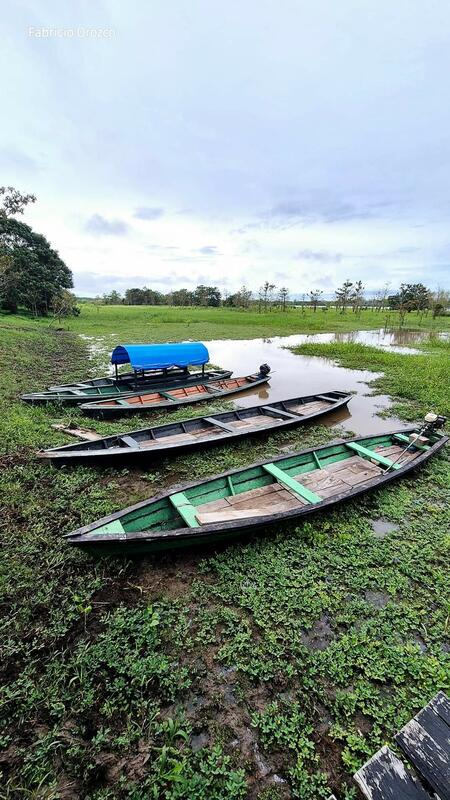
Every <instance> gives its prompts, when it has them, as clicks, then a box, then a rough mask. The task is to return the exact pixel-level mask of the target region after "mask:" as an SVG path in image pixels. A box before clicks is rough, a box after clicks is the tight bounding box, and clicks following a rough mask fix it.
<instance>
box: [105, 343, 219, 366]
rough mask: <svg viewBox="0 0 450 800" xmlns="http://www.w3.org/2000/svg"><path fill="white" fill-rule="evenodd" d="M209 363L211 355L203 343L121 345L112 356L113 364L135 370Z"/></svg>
mask: <svg viewBox="0 0 450 800" xmlns="http://www.w3.org/2000/svg"><path fill="white" fill-rule="evenodd" d="M207 361H209V353H208V350H207V348H206V347H205V345H204V344H202V343H201V342H176V343H171V342H166V343H164V344H120V345H118V346H117V347H116V348H115V349H114V350H113V352H112V354H111V364H131V366H132V368H133V369H135V370H140V369H144V370H148V369H168V368H169V367H189V366H196V365H197V366H198V365H199V364H206V362H207Z"/></svg>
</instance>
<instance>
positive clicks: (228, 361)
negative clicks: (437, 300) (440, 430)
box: [81, 329, 443, 435]
mask: <svg viewBox="0 0 450 800" xmlns="http://www.w3.org/2000/svg"><path fill="white" fill-rule="evenodd" d="M433 335H434V336H436V335H439V336H441V337H442V336H443V334H436V333H431V332H430V331H411V330H407V329H395V330H392V329H378V330H368V331H350V332H347V333H314V334H295V335H293V336H276V337H273V338H272V339H270V338H265V339H214V340H212V341H206V342H205V344H206V346H207V347H208V350H209V354H210V360H211V362H212V363H213V364H217V365H219V366H221V367H224V368H228V369H231V370H233V373H234V374H235V375H245V374H249V373H251V372H254V371H255V369H257V368H258V367H259V365H260V364H263V363H268V364H269V365H270V367H271V370H272V373H271V375H272V377H271V381H270V384H268V385H267V386H261V387H259V389H258V391H254V390H251V389H250V390H248V391H247V392H245V393H243V394H241V395H239V397H237V398H236V400H235V404H236V405H237V406H238V407H246V406H251V405H259V404H266V403H269V402H276V401H277V400H286V399H289V398H290V397H296V396H300V395H304V394H314V393H322V392H327V391H331V390H333V389H338V390H340V391H346V392H350V393H352V394H354V397H353V398H352V400H351V401H350V404H349V408H348V409H343V410H341V411H339V412H336V413H335V414H330V415H329V416H328V417H326V418H324V419H323V420H322V424H324V425H327V426H329V427H330V426H334V425H340V426H341V428H342V430H346V431H352V432H354V433H355V434H356V435H365V434H368V433H383V432H384V431H389V430H392V429H394V428H396V427H400V428H401V427H404V423H403V422H402V421H401V420H399V419H398V418H396V417H388V418H386V419H384V418H382V417H380V416H378V414H379V412H380V411H385V410H386V409H389V408H390V406H391V401H390V399H389V397H387V396H386V395H375V396H370V391H371V390H370V388H369V387H368V385H367V384H368V382H369V381H372V380H373V379H374V378H376V377H377V376H379V375H380V373H375V372H370V371H368V370H350V369H345V368H343V367H338V366H337V365H336V364H335V363H333V361H331V360H329V359H326V358H316V357H312V356H299V355H294V353H291V352H290V350H286V349H285V348H286V347H292V346H295V345H299V344H303V343H305V342H312V343H321V342H322V343H332V342H340V343H348V342H357V343H360V344H367V345H371V346H373V347H380V348H390V350H391V351H395V352H399V353H409V354H410V353H413V352H417V351H415V350H414V349H413V347H412V346H413V345H414V343H416V342H418V341H421V342H423V341H427V340H428V339H430V338H431V337H432V336H433ZM81 338H82V339H83V340H84V341H85V342H86V344H87V346H88V349H89V352H90V354H91V355H92V357H95V358H96V360H97V362H98V359H99V357H100V358H101V359H102V360H103V359H104V362H103V366H102V368H100V369H99V368H98V367H97V369H95V372H96V374H108V373H110V374H112V368H111V365H110V363H109V358H110V353H111V351H112V349H113V347H114V346H115V345H116V344H117V336H116V334H114V333H110V334H105V335H104V336H101V337H95V336H87V335H84V334H81Z"/></svg>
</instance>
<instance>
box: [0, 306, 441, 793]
mask: <svg viewBox="0 0 450 800" xmlns="http://www.w3.org/2000/svg"><path fill="white" fill-rule="evenodd" d="M149 313H150V314H152V315H154V316H150V317H146V316H145V315H146V314H149ZM328 314H330V312H328ZM328 314H321V312H317V315H315V316H313V314H312V312H310V317H308V315H305V317H307V319H303V318H302V315H301V314H300V312H298V319H300V320H301V325H302V327H296V325H297V321H296V319H297V317H296V315H297V312H289V313H287V314H285V315H283V314H275V313H273V314H270V315H269V314H267V315H266V316H264V315H261V317H262V320H258V315H254V314H249V315H248V317H249V318H250V317H252V319H251V321H250V322H246V321H242V322H236V327H235V326H234V325H233V320H234V319H236V320H241V318H242V319H243V320H245V319H246V318H247V315H246V314H245V312H241V313H239V312H233V311H231V312H223V315H224V316H223V317H221V312H216V310H200V309H199V310H197V309H196V310H192V309H189V310H183V309H181V310H179V309H142V308H138V309H124V308H114V307H113V308H111V307H102V308H101V309H100V311H97V310H96V309H95V308H93V307H89V310H88V309H87V308H86V307H83V311H82V315H81V316H80V318H78V319H76V320H73V321H72V322H71V323H70V325H71V329H72V330H71V331H69V332H67V331H55V330H54V329H53V328H49V327H48V321H38V322H36V321H34V320H31V319H30V318H27V317H17V318H14V317H6V316H5V317H0V370H1V381H0V412H1V413H0V434H1V438H0V443H1V444H0V465H1V472H0V506H1V508H2V509H3V514H2V517H1V542H2V548H3V550H2V552H3V558H2V560H1V565H0V597H1V606H0V608H1V620H2V625H1V629H0V642H1V650H2V659H1V662H0V669H1V671H2V679H1V685H2V695H1V704H2V705H1V713H0V720H1V723H0V724H1V730H0V745H1V748H2V749H1V751H0V787H1V788H0V797H2V798H3V797H5V798H13V799H14V800H16V798H17V799H19V798H25V797H30V798H39V800H40V799H41V798H45V800H53V798H55V800H56V798H63V799H64V800H75V798H83V799H85V798H86V800H115V799H116V798H118V799H119V800H144V799H145V800H147V799H148V798H152V799H153V800H163V799H164V800H165V798H167V799H168V800H184V799H186V800H235V799H237V798H242V799H243V798H259V799H260V800H287V798H299V800H316V798H326V797H327V796H328V794H329V792H330V791H331V790H334V791H335V792H336V793H337V794H338V796H339V797H340V798H347V800H348V799H349V798H351V797H356V793H355V792H354V789H353V788H352V781H351V775H352V772H353V771H354V770H355V769H356V768H357V767H358V766H359V765H360V764H361V763H362V762H363V761H364V760H366V759H367V758H368V757H369V756H370V755H371V754H372V753H373V752H374V751H375V750H376V749H377V748H378V747H379V746H380V745H381V744H383V743H385V742H386V741H389V740H391V739H392V736H393V733H394V732H395V731H396V730H397V729H398V728H399V727H400V726H401V725H402V724H403V723H404V722H405V721H406V720H407V719H408V718H410V717H411V716H412V715H413V714H414V713H415V712H416V711H417V710H418V708H419V707H420V706H422V705H423V704H425V703H426V702H427V701H428V700H429V699H430V697H431V696H432V695H433V694H434V693H435V692H436V691H437V690H439V689H444V690H447V691H448V690H449V689H450V537H449V534H448V531H449V527H450V526H449V523H450V461H449V455H448V453H444V454H443V455H442V456H441V457H439V458H436V459H435V460H434V461H433V462H432V463H430V464H429V465H428V466H427V467H426V468H425V469H424V470H423V471H421V472H420V474H418V475H415V476H413V477H411V478H409V479H407V480H404V481H403V482H402V483H401V484H399V485H394V486H392V487H391V488H387V489H385V490H383V491H382V492H380V493H378V494H375V495H373V496H371V497H366V498H364V499H362V500H360V501H359V502H358V503H354V504H351V505H348V506H346V507H345V508H342V509H341V510H340V511H335V512H333V513H328V514H326V515H323V516H322V517H317V518H314V519H313V520H312V521H309V522H306V523H304V524H302V525H301V526H298V527H295V526H292V527H290V528H288V527H286V528H283V529H280V530H279V531H278V532H276V533H275V534H270V535H269V534H266V535H264V534H262V535H261V536H259V537H256V538H255V539H253V540H250V541H247V542H245V543H241V544H238V545H236V546H234V547H229V548H224V549H223V550H219V551H215V550H209V551H207V552H189V553H186V554H179V555H170V556H162V557H158V558H156V557H155V558H151V559H150V558H148V559H142V560H138V561H135V562H125V561H123V560H119V559H111V560H106V561H102V562H95V561H92V560H90V559H89V558H88V557H85V556H83V555H82V554H79V553H77V552H74V551H72V550H70V549H69V548H68V547H67V546H66V545H65V544H64V542H63V540H62V534H64V533H65V532H68V531H70V530H71V529H73V528H75V527H78V526H79V525H82V524H85V523H87V522H90V521H91V520H94V519H96V518H98V517H99V516H102V515H104V514H106V513H109V512H111V511H113V510H116V509H118V508H121V507H123V506H124V505H128V504H130V503H132V502H135V501H138V500H140V499H143V498H145V497H147V496H149V495H151V494H152V493H153V492H154V491H156V490H159V489H160V488H161V486H170V485H173V484H174V483H178V482H182V481H184V480H191V479H192V478H193V477H202V476H206V475H208V474H213V473H215V472H218V471H221V470H224V469H228V468H232V467H237V466H239V465H241V464H246V463H248V462H249V460H259V459H262V458H263V457H265V456H270V455H273V454H278V453H281V452H283V448H286V446H288V445H289V446H296V447H298V448H301V447H306V446H309V445H312V444H314V443H318V442H325V441H326V440H327V439H331V438H333V437H334V436H335V435H336V434H335V432H333V430H328V429H325V428H312V429H309V430H308V431H303V432H297V433H295V432H290V433H289V432H286V433H284V434H281V433H279V434H276V435H272V436H271V437H269V438H267V439H265V440H258V441H255V442H253V443H251V450H250V445H249V442H248V441H247V443H246V444H245V445H244V444H241V445H237V446H232V447H231V446H229V447H223V448H221V449H217V450H215V451H213V452H212V453H211V454H209V455H208V456H207V457H205V456H200V455H191V456H186V457H184V458H179V459H177V461H176V463H170V462H163V463H161V464H159V465H158V467H157V469H149V470H145V471H144V470H127V469H123V470H121V471H116V470H112V469H111V470H108V471H105V472H103V471H96V470H94V469H88V468H78V469H73V470H69V469H67V470H59V471H58V470H54V469H51V468H49V467H48V466H46V465H43V464H41V463H38V462H37V461H36V460H34V458H33V453H34V450H35V449H36V448H37V447H41V446H43V445H45V444H49V443H54V444H57V443H58V442H61V443H62V442H63V441H66V439H65V437H64V436H63V435H62V434H57V433H55V432H54V431H52V430H51V427H50V426H51V424H52V423H53V422H55V421H58V420H61V419H66V420H67V419H69V418H72V419H74V420H79V421H81V417H80V416H79V412H77V411H76V410H70V412H67V411H62V410H61V409H58V408H56V407H53V408H51V407H49V408H45V409H40V408H31V407H29V406H25V405H22V404H20V402H18V401H17V398H18V395H19V394H20V392H22V391H25V389H30V390H32V389H38V388H40V387H41V386H42V385H43V384H48V383H51V382H53V383H54V382H58V381H59V382H62V381H67V380H69V379H72V378H81V377H82V376H83V374H85V369H86V357H87V353H86V342H85V341H84V340H82V339H80V338H79V337H77V336H76V335H75V331H76V332H81V333H84V334H86V335H89V336H98V337H101V336H104V335H109V334H111V333H114V334H117V336H118V340H120V338H124V339H125V338H126V339H128V340H130V339H131V340H132V339H135V340H136V339H137V340H139V339H141V340H142V339H147V340H158V339H162V340H167V339H169V340H170V339H175V338H177V337H182V338H188V336H189V337H190V336H191V334H188V335H186V333H185V332H184V333H181V331H182V330H184V331H185V327H186V321H188V320H190V321H191V325H190V327H192V328H193V329H194V330H195V333H193V334H192V338H205V339H207V338H220V337H230V336H232V338H238V337H239V336H245V337H246V338H248V337H250V336H260V335H263V334H262V332H261V327H262V326H265V335H268V334H270V333H271V334H273V333H275V332H280V333H295V332H301V331H305V332H306V331H308V330H311V331H312V330H317V329H318V328H313V327H312V324H313V323H315V322H316V321H317V323H318V324H319V321H320V323H321V326H322V327H321V329H322V330H335V329H336V328H334V327H333V326H334V325H335V324H336V325H337V324H338V323H341V324H342V325H343V326H345V325H347V328H345V327H342V328H340V329H341V330H344V329H349V328H348V325H350V324H352V323H353V319H351V316H350V314H347V315H345V317H344V318H343V319H342V320H339V319H337V318H336V319H335V320H334V318H333V316H332V315H331V314H330V316H328ZM165 315H167V317H170V319H171V320H172V321H171V322H169V320H168V319H167V318H166V317H165ZM183 315H184V316H183ZM376 316H377V315H374V314H372V312H365V314H363V315H361V317H360V318H359V319H358V324H357V326H356V327H358V328H371V327H377V323H376V322H375V319H376ZM294 317H295V320H294ZM183 320H184V321H183ZM194 320H195V321H194ZM213 320H214V321H213ZM221 320H222V321H221ZM291 320H292V322H291ZM409 321H410V320H408V322H409ZM429 322H430V321H429V320H428V321H425V322H424V324H425V323H427V324H429ZM291 324H292V327H289V326H290V325H291ZM378 324H380V323H379V321H378ZM277 325H279V326H280V328H277V327H276V326H277ZM282 325H286V326H287V327H283V328H281V326H282ZM232 326H233V327H232ZM237 326H239V328H238V327H237ZM272 327H274V330H272ZM231 331H232V333H231ZM426 346H427V348H428V351H429V352H427V353H426V354H425V353H424V355H414V356H402V355H398V354H392V353H386V352H384V351H378V350H374V349H373V348H367V347H362V346H359V345H358V346H356V345H350V344H348V345H328V346H325V347H326V348H327V349H323V348H322V347H321V346H317V345H316V346H310V345H308V349H307V350H305V347H303V348H301V349H300V351H299V352H308V353H310V354H320V355H323V354H326V355H327V356H328V357H331V358H336V359H339V360H340V361H341V362H342V363H345V365H346V366H349V367H355V368H360V367H361V366H363V367H364V368H365V369H373V370H374V371H377V372H379V371H383V372H384V376H383V377H382V378H378V379H377V390H378V389H379V390H380V391H381V390H382V391H383V392H388V393H389V394H391V395H392V396H393V397H394V398H396V402H397V404H398V409H399V412H400V413H401V414H402V415H403V416H405V418H408V419H410V418H413V417H417V416H421V415H422V414H423V412H424V411H425V410H428V408H429V407H436V406H438V408H436V410H439V411H441V412H443V413H450V406H449V397H450V376H449V370H448V367H447V365H448V356H449V345H448V343H439V342H433V343H431V344H429V343H428V344H427V345H426ZM94 366H95V363H94ZM203 408H205V413H206V410H208V411H210V410H211V409H212V407H211V408H207V407H205V406H203ZM184 413H185V412H184ZM191 413H198V411H197V412H194V411H193V412H191ZM179 416H181V413H180V414H179ZM158 419H159V420H160V421H164V420H165V419H168V417H164V416H163V415H161V416H160V417H159V418H158ZM170 419H174V417H173V416H171V417H170ZM141 422H142V424H145V423H144V420H136V419H134V420H132V421H128V422H125V423H120V426H121V428H122V429H124V428H131V427H139V426H140V425H141ZM89 424H90V425H91V424H93V425H94V426H95V427H96V428H97V429H98V430H101V431H105V432H109V431H114V430H117V424H111V423H109V424H106V423H91V421H90V423H89ZM379 519H382V520H383V521H385V522H386V523H387V525H388V527H390V530H389V532H387V533H386V535H385V534H383V538H381V535H378V534H377V535H375V533H374V529H373V527H372V522H373V521H374V520H379Z"/></svg>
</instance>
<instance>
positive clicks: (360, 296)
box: [350, 281, 364, 314]
mask: <svg viewBox="0 0 450 800" xmlns="http://www.w3.org/2000/svg"><path fill="white" fill-rule="evenodd" d="M350 300H351V304H352V308H353V312H354V313H355V314H357V313H358V312H359V311H360V310H361V306H362V304H363V302H364V285H363V282H362V281H356V283H355V284H353V290H352V294H351V297H350Z"/></svg>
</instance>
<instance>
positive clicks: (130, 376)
mask: <svg viewBox="0 0 450 800" xmlns="http://www.w3.org/2000/svg"><path fill="white" fill-rule="evenodd" d="M148 372H149V371H148ZM155 372H159V370H155ZM213 373H214V374H215V373H217V377H215V378H211V377H208V376H211V374H213ZM232 374H233V370H231V369H220V368H219V367H218V368H217V369H216V368H212V369H205V373H204V375H203V374H202V372H201V371H199V372H198V373H195V372H194V373H193V372H189V371H188V373H187V374H183V371H182V369H181V368H180V372H177V373H176V374H175V375H170V374H167V375H159V374H158V375H151V374H150V375H147V373H146V374H145V375H144V378H142V377H138V381H142V382H147V381H152V380H153V381H155V382H159V381H161V382H162V381H167V380H173V381H181V380H186V379H187V378H192V379H193V380H197V375H198V376H199V377H200V378H201V379H202V380H205V378H206V377H208V380H221V379H222V378H231V376H232ZM92 381H111V384H106V385H107V386H109V385H111V386H114V385H115V384H119V385H120V383H126V382H128V381H133V382H134V381H135V376H134V373H133V372H124V373H122V374H120V373H119V376H118V378H115V376H114V375H100V376H99V377H97V378H86V380H84V381H79V382H78V383H76V382H74V383H60V384H54V385H53V386H47V388H46V389H45V391H44V392H34V393H33V394H46V393H47V392H63V391H64V390H66V389H67V390H70V388H71V387H74V388H77V389H82V388H83V387H84V388H86V389H92V388H95V386H94V385H93V384H92V383H90V382H92Z"/></svg>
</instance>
